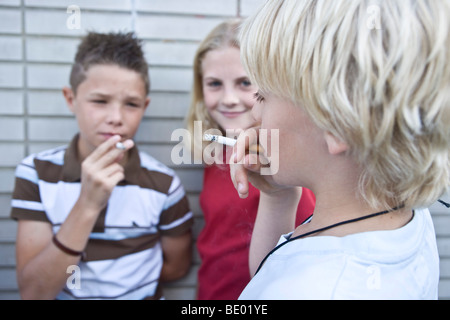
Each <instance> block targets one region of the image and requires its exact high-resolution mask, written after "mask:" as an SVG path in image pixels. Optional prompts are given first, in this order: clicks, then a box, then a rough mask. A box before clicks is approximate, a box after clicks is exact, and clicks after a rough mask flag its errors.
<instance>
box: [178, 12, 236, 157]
mask: <svg viewBox="0 0 450 320" xmlns="http://www.w3.org/2000/svg"><path fill="white" fill-rule="evenodd" d="M241 23H242V20H241V19H238V18H236V19H230V20H227V21H224V22H222V23H221V24H219V25H218V26H217V27H215V28H214V29H213V30H212V31H211V32H210V33H209V34H208V35H207V36H206V38H205V39H204V40H203V41H202V42H201V43H200V45H199V47H198V49H197V52H196V54H195V58H194V67H193V71H194V81H193V87H192V93H191V104H190V107H189V110H188V113H187V116H186V127H187V129H188V130H189V132H190V134H191V137H192V138H193V139H192V141H191V146H190V147H191V151H194V147H197V148H199V147H201V151H203V149H204V147H205V145H206V144H207V143H204V142H202V141H196V143H194V139H195V137H194V122H195V121H201V122H202V128H203V132H205V131H206V130H210V129H217V130H221V128H220V127H219V125H218V124H217V122H216V121H214V120H213V119H212V118H211V116H210V115H209V113H208V111H207V109H206V107H205V103H204V97H203V70H202V62H203V59H204V57H205V55H206V54H207V53H208V52H209V51H212V50H217V49H220V48H226V47H235V48H239V41H238V35H239V27H240V25H241ZM222 134H224V133H222ZM193 153H194V152H193Z"/></svg>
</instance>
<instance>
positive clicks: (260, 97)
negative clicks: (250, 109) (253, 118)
mask: <svg viewBox="0 0 450 320" xmlns="http://www.w3.org/2000/svg"><path fill="white" fill-rule="evenodd" d="M254 98H255V99H256V101H257V102H259V103H261V102H263V101H264V97H263V96H262V95H261V93H259V91H258V92H256V93H255V95H254Z"/></svg>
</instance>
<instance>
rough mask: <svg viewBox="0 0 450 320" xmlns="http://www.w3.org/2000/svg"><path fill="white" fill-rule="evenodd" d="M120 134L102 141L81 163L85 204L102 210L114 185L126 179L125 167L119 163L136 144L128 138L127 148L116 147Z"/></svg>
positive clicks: (81, 199) (97, 210)
mask: <svg viewBox="0 0 450 320" xmlns="http://www.w3.org/2000/svg"><path fill="white" fill-rule="evenodd" d="M119 141H120V136H114V137H111V138H110V139H108V140H107V141H105V142H104V143H102V144H101V145H100V146H99V147H98V148H97V149H95V150H94V151H93V152H92V153H91V154H90V155H89V156H88V157H87V158H86V159H85V160H84V161H83V163H82V164H81V193H80V198H79V201H82V202H83V205H85V206H87V207H88V208H91V209H93V210H95V211H96V212H100V211H101V210H102V209H103V208H105V207H106V204H107V203H108V199H109V197H110V195H111V192H112V190H113V189H114V187H115V186H116V185H117V184H118V183H119V182H120V181H121V180H123V179H124V177H125V175H124V169H123V167H122V166H121V165H120V164H119V163H118V162H119V161H120V160H121V159H122V158H123V156H124V154H125V153H126V152H127V151H128V150H129V149H131V148H132V147H133V146H134V142H133V141H132V140H126V141H124V142H123V145H124V146H125V148H126V149H124V150H121V149H119V148H116V143H117V142H119Z"/></svg>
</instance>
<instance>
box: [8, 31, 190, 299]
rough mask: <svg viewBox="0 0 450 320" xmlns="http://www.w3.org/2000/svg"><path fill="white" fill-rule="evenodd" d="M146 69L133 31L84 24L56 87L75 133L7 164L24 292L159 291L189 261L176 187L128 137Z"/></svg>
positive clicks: (112, 294)
mask: <svg viewBox="0 0 450 320" xmlns="http://www.w3.org/2000/svg"><path fill="white" fill-rule="evenodd" d="M148 79H149V77H148V65H147V63H146V61H145V59H144V55H143V52H142V49H141V45H140V42H139V41H138V40H137V39H136V38H135V37H134V35H133V34H98V33H89V34H88V35H87V36H86V37H85V38H84V39H83V41H82V43H81V44H80V46H79V48H78V52H77V55H76V58H75V64H74V65H73V68H72V72H71V76H70V83H71V88H68V87H65V88H64V89H63V94H64V97H65V99H66V102H67V104H68V106H69V108H70V110H71V111H72V112H73V113H74V114H75V116H76V118H77V122H78V125H79V134H77V135H76V136H75V137H74V138H73V140H72V142H71V144H70V145H69V146H68V147H61V148H56V149H53V150H48V151H44V152H41V153H39V154H35V155H31V156H29V157H27V158H26V159H25V160H23V162H22V163H21V164H20V165H19V166H18V167H17V170H16V186H15V190H14V194H13V199H12V211H11V216H12V218H14V219H17V220H19V222H18V231H17V243H16V250H17V279H18V284H19V289H20V293H21V295H22V297H23V298H28V299H30V298H31V299H55V298H56V299H148V298H150V299H158V298H161V290H160V285H159V284H160V281H170V280H175V279H177V278H180V277H181V276H183V275H184V274H185V273H186V272H187V271H188V269H189V266H190V262H191V226H192V221H193V220H192V213H191V211H190V209H189V205H188V201H187V198H186V195H185V191H184V188H183V186H182V185H181V183H180V180H179V179H178V177H177V176H176V175H175V173H174V172H173V171H172V170H171V169H169V168H167V167H165V166H164V165H162V164H161V163H159V162H158V161H157V160H155V159H154V158H152V157H150V156H149V155H147V154H145V153H142V152H139V151H138V150H137V148H136V147H135V145H134V142H133V140H132V138H133V137H134V135H135V134H136V131H137V129H138V127H139V124H140V122H141V120H142V117H143V116H144V112H145V110H146V108H147V106H148V104H149V102H150V98H149V97H148V96H147V95H148V92H149V80H148ZM71 272H74V273H73V275H72V276H71V277H70V279H68V277H69V276H70V275H71Z"/></svg>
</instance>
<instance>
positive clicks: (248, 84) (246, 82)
mask: <svg viewBox="0 0 450 320" xmlns="http://www.w3.org/2000/svg"><path fill="white" fill-rule="evenodd" d="M241 84H242V85H243V86H244V87H250V86H251V85H252V83H251V82H250V81H249V80H242V82H241Z"/></svg>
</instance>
